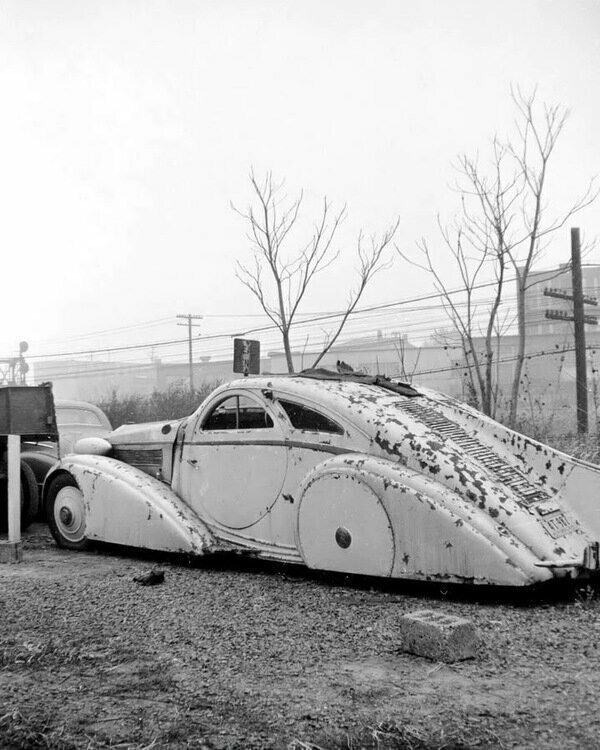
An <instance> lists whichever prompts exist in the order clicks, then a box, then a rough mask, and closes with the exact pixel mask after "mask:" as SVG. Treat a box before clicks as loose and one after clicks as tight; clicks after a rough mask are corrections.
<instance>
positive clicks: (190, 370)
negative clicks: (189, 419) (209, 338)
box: [177, 313, 202, 398]
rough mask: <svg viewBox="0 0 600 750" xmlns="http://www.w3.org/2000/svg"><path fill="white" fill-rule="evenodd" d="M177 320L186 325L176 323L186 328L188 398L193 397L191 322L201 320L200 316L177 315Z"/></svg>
mask: <svg viewBox="0 0 600 750" xmlns="http://www.w3.org/2000/svg"><path fill="white" fill-rule="evenodd" d="M177 317H178V318H184V319H185V320H187V323H177V325H178V326H187V329H188V364H189V373H190V396H191V397H192V398H193V396H194V355H193V351H192V328H193V326H194V324H193V323H192V320H202V315H191V314H189V313H188V314H187V315H178V316H177Z"/></svg>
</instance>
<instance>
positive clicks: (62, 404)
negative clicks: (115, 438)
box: [54, 399, 112, 429]
mask: <svg viewBox="0 0 600 750" xmlns="http://www.w3.org/2000/svg"><path fill="white" fill-rule="evenodd" d="M54 407H55V408H56V409H82V410H86V411H91V412H93V413H94V414H95V415H96V416H97V417H98V419H100V421H101V422H102V424H103V425H105V426H106V427H108V429H112V427H111V424H110V420H109V419H108V417H107V416H106V414H105V413H104V412H103V411H102V409H101V408H100V407H99V406H96V405H95V404H90V403H89V402H88V401H73V400H71V399H54Z"/></svg>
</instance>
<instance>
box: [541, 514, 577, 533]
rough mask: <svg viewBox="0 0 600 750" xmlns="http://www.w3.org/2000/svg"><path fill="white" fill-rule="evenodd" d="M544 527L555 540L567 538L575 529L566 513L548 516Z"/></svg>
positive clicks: (543, 522)
mask: <svg viewBox="0 0 600 750" xmlns="http://www.w3.org/2000/svg"><path fill="white" fill-rule="evenodd" d="M542 525H543V526H544V528H545V529H546V531H547V532H548V534H550V536H551V537H552V538H553V539H558V537H560V536H566V535H567V534H570V533H571V532H572V531H573V530H574V529H575V524H574V523H573V522H572V521H570V520H569V519H568V518H567V516H565V514H564V513H557V514H556V515H553V516H549V517H548V516H546V518H544V520H543V521H542Z"/></svg>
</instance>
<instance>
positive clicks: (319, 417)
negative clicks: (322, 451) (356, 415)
mask: <svg viewBox="0 0 600 750" xmlns="http://www.w3.org/2000/svg"><path fill="white" fill-rule="evenodd" d="M279 403H280V404H281V406H282V407H283V409H284V411H285V413H286V414H287V416H288V419H289V420H290V422H291V423H292V426H293V427H295V428H296V429H297V430H308V431H309V432H333V433H335V434H336V435H343V434H344V429H343V427H340V425H339V424H336V423H335V422H334V421H333V420H331V419H329V417H326V416H325V415H324V414H320V413H319V412H318V411H314V409H308V408H307V407H306V406H301V405H300V404H294V403H292V402H291V401H281V400H280V401H279Z"/></svg>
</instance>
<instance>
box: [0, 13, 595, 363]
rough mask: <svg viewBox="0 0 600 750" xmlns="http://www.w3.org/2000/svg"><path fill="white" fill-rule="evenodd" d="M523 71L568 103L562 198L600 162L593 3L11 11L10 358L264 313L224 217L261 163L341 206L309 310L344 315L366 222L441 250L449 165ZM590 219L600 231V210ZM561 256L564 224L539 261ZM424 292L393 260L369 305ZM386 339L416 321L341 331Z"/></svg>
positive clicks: (6, 62)
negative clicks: (190, 318) (393, 227)
mask: <svg viewBox="0 0 600 750" xmlns="http://www.w3.org/2000/svg"><path fill="white" fill-rule="evenodd" d="M511 83H512V84H515V85H520V86H521V87H522V88H523V90H524V91H530V90H532V88H533V86H535V85H537V86H538V92H539V93H538V97H539V99H540V101H547V102H550V103H560V104H562V105H564V106H565V107H567V108H568V109H569V110H570V112H571V115H570V118H569V120H568V123H567V126H566V128H565V131H564V134H563V135H562V136H561V139H560V141H559V146H558V150H557V152H556V155H555V161H554V164H553V173H552V181H551V189H552V192H551V194H549V195H550V198H551V201H552V204H553V205H555V206H556V207H557V208H558V209H560V208H561V207H562V206H566V205H567V203H568V201H569V199H570V198H573V197H575V196H576V195H577V194H578V193H580V192H581V191H582V190H583V189H585V186H586V184H587V182H588V180H589V179H590V177H592V176H593V175H595V174H598V173H600V95H599V94H598V92H599V91H600V2H599V1H598V0H560V1H559V0H508V1H507V0H502V2H491V1H489V0H488V1H483V0H452V1H451V0H429V1H420V2H416V0H415V1H413V2H405V1H401V0H394V1H390V2H384V1H382V0H380V1H376V0H375V1H372V2H359V1H357V0H330V1H329V2H325V1H324V0H320V1H319V2H311V1H307V0H303V2H294V3H293V2H286V1H282V0H278V1H277V2H276V1H275V0H273V1H272V2H266V1H256V0H245V2H241V1H237V2H234V1H233V0H231V1H229V2H227V1H226V0H220V1H219V2H216V1H215V2H210V1H209V0H195V1H193V0H154V1H150V0H146V1H144V2H142V1H141V0H102V2H97V1H96V0H0V101H1V102H2V105H3V107H2V109H3V114H2V117H1V118H0V157H1V158H0V206H1V209H2V213H1V221H0V241H1V243H2V245H1V246H2V280H3V284H2V294H1V297H0V309H1V311H2V331H1V334H0V345H1V349H0V356H6V355H9V354H12V353H14V350H15V348H16V346H17V344H18V342H19V341H20V340H22V339H26V340H28V341H29V342H30V346H31V350H30V353H31V354H32V355H38V354H49V353H55V352H66V351H80V350H85V349H89V348H95V347H102V346H105V345H106V346H111V345H114V346H123V345H127V344H135V343H137V342H139V341H161V340H165V339H171V338H178V337H181V336H183V335H184V334H185V330H184V329H183V328H177V327H176V325H175V324H176V319H175V316H176V315H177V314H178V313H194V314H202V315H205V316H206V317H205V320H204V321H203V322H202V328H201V329H198V330H199V331H202V333H203V334H205V335H210V334H215V333H219V332H232V331H235V330H240V331H243V330H247V329H248V328H249V327H251V326H252V325H254V324H257V325H260V324H261V323H262V322H263V321H262V320H261V318H259V317H257V318H250V317H249V316H250V315H258V313H260V308H259V307H258V305H257V303H256V302H255V301H254V299H253V298H252V296H251V295H250V293H249V292H247V290H245V289H244V287H242V286H241V284H240V283H239V281H237V280H236V278H235V260H236V259H240V260H248V259H249V258H250V257H251V255H250V250H249V246H248V242H247V241H246V239H245V227H244V224H243V221H242V220H241V219H240V218H239V217H238V216H236V215H235V214H234V213H233V211H232V210H231V207H230V202H231V201H233V202H234V203H235V204H236V205H239V206H240V207H243V206H245V205H246V204H247V203H248V200H249V198H250V190H249V184H248V172H249V169H250V167H251V166H253V167H254V169H255V170H256V171H257V173H259V174H261V173H263V172H264V171H265V170H272V171H273V174H274V176H275V177H276V178H285V180H286V183H287V189H288V191H289V192H290V194H294V193H295V192H296V191H297V190H299V189H300V188H304V190H305V195H306V211H307V216H310V215H311V213H312V214H314V212H315V211H316V208H317V206H318V201H319V200H320V198H321V197H322V196H323V195H327V196H328V198H329V199H330V200H331V201H333V203H334V205H338V206H340V207H341V206H342V205H343V204H347V211H348V218H347V220H346V222H345V224H344V227H343V230H342V231H341V232H340V235H339V242H338V247H339V248H340V249H341V251H342V255H341V257H340V266H339V268H338V269H337V270H335V271H332V273H330V274H329V275H324V276H322V277H321V279H320V282H319V284H318V286H317V287H315V290H314V293H313V295H312V296H311V297H310V299H309V300H308V301H307V305H306V308H305V311H306V312H309V313H313V312H321V311H329V310H337V309H339V308H340V307H342V306H343V304H344V302H345V299H346V296H347V290H348V288H349V286H350V285H351V284H352V282H353V276H352V269H353V266H354V255H353V253H354V243H355V236H356V233H357V231H358V230H359V228H363V229H364V231H365V232H366V233H367V234H369V233H371V232H381V231H382V230H384V229H385V228H386V226H388V225H389V224H390V223H391V222H392V221H393V220H394V219H395V217H396V216H398V215H399V216H400V221H401V223H400V228H399V230H398V234H397V242H398V244H399V245H400V246H401V247H403V248H404V249H411V248H413V247H414V244H415V241H416V240H418V239H419V238H420V237H421V236H426V237H427V238H428V240H429V241H430V244H431V245H432V247H434V248H435V249H436V257H438V258H439V261H440V262H443V260H444V257H445V256H444V252H443V248H442V246H441V244H440V242H439V237H438V235H437V233H436V228H435V221H436V214H437V213H438V212H440V213H441V215H442V217H443V218H444V220H449V219H451V218H452V215H453V213H454V212H455V210H456V208H457V207H458V198H457V195H456V194H455V193H453V192H452V191H451V190H450V187H449V186H450V185H451V183H452V182H453V179H454V177H453V171H452V168H451V166H450V165H451V163H452V161H453V160H454V159H455V157H456V155H457V154H459V153H463V152H467V153H475V152H477V151H478V150H479V152H480V153H482V154H483V153H484V152H485V150H486V148H487V145H488V144H489V141H490V139H491V137H492V136H493V135H494V133H496V132H497V133H498V134H499V135H501V136H503V135H505V134H508V133H509V132H510V130H511V125H512V121H513V117H514V107H513V105H512V103H511V100H510V95H509V89H510V85H511ZM574 224H575V225H578V226H581V228H582V230H583V231H584V232H585V234H586V236H588V237H592V236H594V235H600V201H599V202H598V203H597V204H596V205H595V206H594V207H592V208H590V209H587V210H586V211H585V212H582V213H581V214H580V215H579V216H578V218H577V220H576V222H574ZM568 254H569V232H568V228H566V229H565V230H564V232H563V233H562V235H559V236H557V237H556V239H555V241H554V242H553V244H552V246H551V247H550V249H549V251H548V255H547V259H546V261H545V263H544V265H546V266H550V265H552V264H554V263H557V262H559V261H563V260H566V259H567V257H568ZM592 259H593V260H597V257H594V258H592ZM454 273H455V269H453V268H452V266H451V265H450V264H449V265H448V268H447V274H448V279H449V280H450V281H452V278H453V274H454ZM430 291H431V282H430V280H429V279H428V278H427V277H426V276H425V275H424V274H422V273H419V272H417V271H416V270H414V269H412V268H410V267H407V266H406V265H405V264H403V263H401V262H397V263H396V264H395V265H394V267H393V268H392V269H390V270H389V271H388V272H386V273H385V274H382V275H380V277H379V278H378V279H377V280H376V283H374V284H373V285H372V287H371V288H370V289H369V291H368V294H366V295H365V298H364V305H366V306H368V305H375V304H378V303H382V302H390V301H394V300H401V299H407V298H411V297H414V296H417V295H419V294H427V293H428V292H430ZM231 315H240V316H244V317H242V318H232V317H228V316H231ZM359 321H360V322H359ZM437 322H438V321H437V320H436V318H435V316H434V315H433V314H430V315H429V317H427V316H426V317H422V319H421V331H420V332H417V330H416V329H415V331H414V334H415V336H416V337H417V338H418V337H419V336H421V335H422V334H423V332H424V331H423V330H422V329H423V326H428V325H429V324H431V325H435V324H436V323H437ZM377 328H382V329H383V330H384V331H386V332H389V331H391V330H400V331H401V330H402V329H403V315H402V313H399V314H396V316H395V317H394V316H392V315H391V314H387V315H386V316H384V317H377V316H372V317H369V316H364V317H363V318H361V319H357V321H356V322H355V324H354V326H353V327H350V328H349V331H348V335H350V334H353V335H354V334H359V333H372V332H374V331H375V330H376V329H377ZM115 329H122V330H115ZM101 332H108V333H107V334H104V335H99V334H100V333H101ZM409 334H410V331H409ZM264 340H265V344H266V345H267V348H272V345H273V342H274V340H275V339H274V337H273V336H272V334H269V335H267V334H265V337H264ZM229 348H230V342H229V340H228V339H212V340H207V341H205V342H203V343H201V344H199V345H198V351H199V353H200V350H201V349H202V351H203V352H204V353H212V354H213V355H215V354H219V353H220V352H221V353H225V352H226V351H229ZM185 353H186V348H185V346H179V347H170V348H166V349H164V350H160V348H159V349H158V350H157V351H156V352H155V354H157V355H164V356H165V357H166V358H171V359H174V358H177V357H185ZM149 355H150V350H145V351H141V352H135V357H136V358H138V359H147V357H148V356H149ZM113 356H114V357H115V358H116V357H117V355H113Z"/></svg>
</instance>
